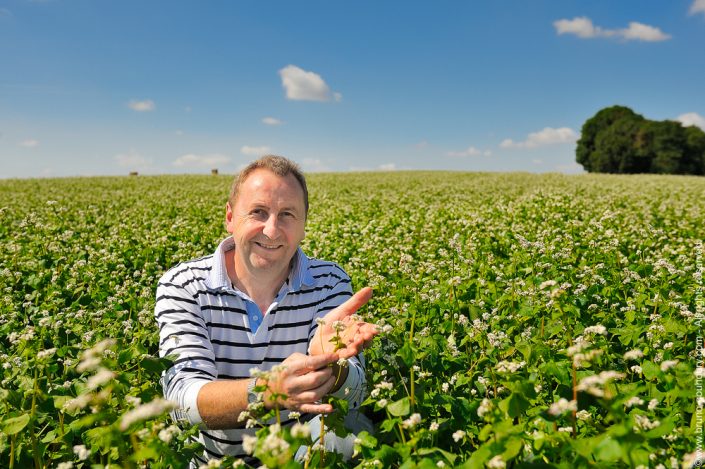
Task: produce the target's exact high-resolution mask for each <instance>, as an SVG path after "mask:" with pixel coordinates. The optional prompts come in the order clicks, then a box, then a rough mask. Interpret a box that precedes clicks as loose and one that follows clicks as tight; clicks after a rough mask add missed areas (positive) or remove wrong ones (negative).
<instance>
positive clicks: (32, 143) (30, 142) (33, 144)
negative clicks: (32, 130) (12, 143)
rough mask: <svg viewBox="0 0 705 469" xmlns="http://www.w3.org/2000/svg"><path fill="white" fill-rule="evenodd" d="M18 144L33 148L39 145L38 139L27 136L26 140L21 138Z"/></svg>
mask: <svg viewBox="0 0 705 469" xmlns="http://www.w3.org/2000/svg"><path fill="white" fill-rule="evenodd" d="M18 145H19V146H21V147H25V148H35V147H38V146H39V140H35V139H33V138H28V139H27V140H22V141H21V142H20V143H18Z"/></svg>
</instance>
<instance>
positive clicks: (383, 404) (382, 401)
mask: <svg viewBox="0 0 705 469" xmlns="http://www.w3.org/2000/svg"><path fill="white" fill-rule="evenodd" d="M387 404H389V401H388V400H387V399H380V400H378V401H377V405H378V406H379V407H380V408H382V409H384V408H385V407H387Z"/></svg>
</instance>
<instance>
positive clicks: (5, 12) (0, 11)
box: [0, 8, 12, 19]
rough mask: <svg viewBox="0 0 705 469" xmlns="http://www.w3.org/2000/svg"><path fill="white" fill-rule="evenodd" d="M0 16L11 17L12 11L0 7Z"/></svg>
mask: <svg viewBox="0 0 705 469" xmlns="http://www.w3.org/2000/svg"><path fill="white" fill-rule="evenodd" d="M1 18H12V12H11V11H10V10H8V9H7V8H0V19H1Z"/></svg>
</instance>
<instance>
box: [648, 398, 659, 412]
mask: <svg viewBox="0 0 705 469" xmlns="http://www.w3.org/2000/svg"><path fill="white" fill-rule="evenodd" d="M656 406H658V399H651V400H650V401H649V405H648V409H649V410H654V409H655V408H656Z"/></svg>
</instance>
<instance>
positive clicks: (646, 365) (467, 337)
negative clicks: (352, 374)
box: [0, 172, 705, 469]
mask: <svg viewBox="0 0 705 469" xmlns="http://www.w3.org/2000/svg"><path fill="white" fill-rule="evenodd" d="M309 181H310V182H309V184H310V192H311V213H310V216H309V220H308V224H307V236H306V239H305V240H304V243H303V248H304V250H305V251H306V252H307V253H308V254H309V255H312V256H316V257H319V258H323V259H329V260H333V261H336V262H338V263H339V264H341V265H342V266H343V267H344V268H345V269H346V270H347V271H348V272H349V273H350V275H351V277H352V279H353V285H354V288H355V289H359V288H361V287H363V286H365V285H369V286H372V287H373V288H374V291H375V294H374V297H373V299H372V300H371V301H370V303H369V304H368V305H367V306H365V308H364V309H363V310H362V311H361V314H362V315H363V316H364V317H365V318H366V320H368V321H373V322H375V323H377V324H378V325H379V327H380V329H381V330H382V331H383V332H382V333H381V334H380V336H379V337H378V338H377V339H375V343H374V345H373V346H372V347H371V348H370V349H368V350H367V351H366V358H367V375H368V376H367V378H368V398H367V401H366V402H365V403H364V406H363V409H364V411H365V413H366V414H367V415H368V416H369V417H370V418H371V419H372V421H373V422H374V424H375V432H374V433H362V434H360V435H358V437H357V440H356V453H357V455H356V459H355V460H354V463H353V465H359V467H403V468H415V467H418V468H436V467H464V468H483V467H490V468H502V467H516V468H520V467H565V468H573V467H643V468H646V467H648V468H663V467H666V468H680V467H690V465H692V464H693V463H695V461H696V459H697V455H698V453H697V447H698V444H699V443H700V442H701V441H702V431H703V419H702V417H703V415H702V412H703V411H702V406H703V401H702V400H698V397H700V396H702V386H701V381H702V379H703V378H705V368H703V367H702V366H703V365H702V357H701V356H700V355H699V352H700V351H701V350H702V340H701V336H702V330H701V327H700V315H701V314H702V313H703V310H702V256H703V247H702V240H703V239H705V203H704V202H703V201H705V179H703V178H691V177H662V176H631V177H624V176H606V175H594V176H593V175H591V176H588V175H580V176H561V175H528V174H471V173H467V174H464V173H442V172H429V173H421V172H418V173H403V172H400V173H374V174H373V173H369V174H363V173H359V174H336V175H323V174H321V175H318V174H314V175H310V176H309ZM229 184H230V179H229V178H226V177H223V176H210V177H205V176H203V177H202V176H159V177H143V176H139V177H132V178H127V177H120V178H117V177H116V178H77V179H53V180H51V179H46V180H25V181H12V180H8V181H0V357H1V360H0V362H1V363H2V370H1V373H2V381H1V383H0V430H1V432H2V433H1V434H0V466H2V467H10V468H25V467H37V468H43V467H60V468H62V469H64V468H70V467H75V468H83V467H86V468H87V467H107V466H109V467H155V468H158V467H183V466H184V465H185V464H187V461H188V460H189V459H190V455H192V454H194V453H198V452H199V451H200V450H199V448H198V447H197V446H196V445H195V444H194V443H192V442H190V441H191V440H190V437H191V435H193V434H194V431H195V429H194V428H184V427H180V426H178V425H175V424H174V422H173V421H171V418H170V417H169V416H168V413H167V410H168V409H169V408H170V403H168V402H166V401H163V400H162V399H161V388H160V385H159V376H160V374H161V372H162V370H163V369H164V368H165V367H166V366H168V360H166V359H160V358H158V354H157V344H158V332H157V327H156V322H155V321H154V319H153V308H154V294H155V289H156V283H157V280H158V278H159V277H160V275H161V274H162V273H163V272H164V271H165V270H166V269H168V268H169V267H171V266H173V265H174V264H176V263H178V262H180V261H184V260H188V259H192V258H195V257H200V256H202V255H205V254H210V253H211V252H213V251H214V249H215V247H216V246H217V244H218V242H219V241H220V240H221V239H222V238H223V237H224V236H225V235H226V232H225V230H224V227H223V217H224V206H225V198H226V196H227V192H228V188H229ZM276 431H278V432H281V438H282V439H284V440H287V441H294V440H292V438H294V436H292V434H291V432H288V431H284V430H282V429H277V430H276ZM271 432H272V431H271V430H269V429H268V428H266V427H265V428H263V429H262V430H261V432H260V436H261V438H265V436H266V435H267V434H268V433H271ZM304 436H305V435H304ZM297 438H300V436H297ZM296 441H298V440H296ZM700 447H701V446H700ZM281 448H286V447H285V446H282V447H281ZM278 460H279V461H280V462H281V461H282V459H281V458H279V459H278ZM314 463H315V466H319V467H323V466H326V467H333V466H336V465H340V464H341V463H339V462H337V459H336V458H335V457H326V456H325V455H320V456H319V457H318V459H316V460H315V461H312V462H311V466H312V467H314ZM226 464H227V465H229V466H230V465H232V461H225V462H223V467H224V466H225V465H226ZM271 464H272V465H273V464H274V463H271ZM211 465H212V466H214V467H215V466H217V464H216V463H212V464H211ZM235 465H238V463H235ZM284 465H285V466H287V467H295V463H293V462H292V461H291V460H290V459H286V462H285V463H284Z"/></svg>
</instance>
